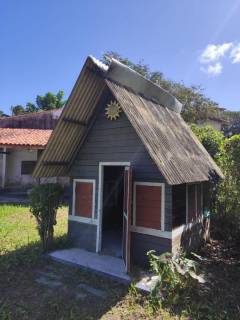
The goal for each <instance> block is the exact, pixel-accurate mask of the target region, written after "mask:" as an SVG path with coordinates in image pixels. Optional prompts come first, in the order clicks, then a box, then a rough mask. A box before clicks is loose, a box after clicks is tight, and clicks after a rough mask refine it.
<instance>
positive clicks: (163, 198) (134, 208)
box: [133, 181, 165, 235]
mask: <svg viewBox="0 0 240 320" xmlns="http://www.w3.org/2000/svg"><path fill="white" fill-rule="evenodd" d="M138 185H140V186H153V187H154V186H155V187H161V212H160V215H161V216H160V219H161V229H150V228H145V227H139V226H137V225H136V186H138ZM133 228H134V229H135V230H145V232H146V234H152V235H155V234H159V231H161V232H164V230H165V183H160V182H145V181H135V182H134V183H133ZM140 233H144V232H140Z"/></svg>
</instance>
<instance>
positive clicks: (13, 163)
mask: <svg viewBox="0 0 240 320" xmlns="http://www.w3.org/2000/svg"><path fill="white" fill-rule="evenodd" d="M7 152H8V154H7V155H6V175H5V187H8V186H12V187H16V188H17V187H21V186H27V185H34V184H36V183H38V180H37V179H35V178H33V177H32V175H31V174H22V172H21V168H22V161H37V153H38V152H37V150H34V149H32V150H28V149H7ZM2 168H3V154H1V153H0V188H1V186H2V174H3V171H2ZM69 181H70V179H69V177H50V178H41V179H40V181H39V182H40V183H60V184H61V185H62V186H68V185H69V183H70V182H69Z"/></svg>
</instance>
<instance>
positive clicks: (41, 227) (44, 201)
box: [29, 183, 63, 251]
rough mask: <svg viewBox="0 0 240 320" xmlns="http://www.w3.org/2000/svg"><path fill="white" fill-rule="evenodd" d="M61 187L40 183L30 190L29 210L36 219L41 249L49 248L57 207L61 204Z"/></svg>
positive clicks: (55, 222)
mask: <svg viewBox="0 0 240 320" xmlns="http://www.w3.org/2000/svg"><path fill="white" fill-rule="evenodd" d="M62 196H63V188H62V187H61V186H60V185H59V184H52V183H47V184H40V185H38V186H35V187H34V188H33V189H32V191H31V192H30V195H29V197H30V212H31V213H32V214H33V215H34V217H35V218H36V221H37V230H38V233H39V236H40V239H41V241H42V246H43V251H47V250H49V249H51V247H52V243H53V234H54V225H56V224H57V221H56V214H57V209H58V208H59V207H60V206H61V204H62Z"/></svg>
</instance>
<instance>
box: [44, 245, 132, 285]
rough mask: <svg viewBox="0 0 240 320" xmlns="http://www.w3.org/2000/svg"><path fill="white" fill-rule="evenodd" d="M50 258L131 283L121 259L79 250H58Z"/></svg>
mask: <svg viewBox="0 0 240 320" xmlns="http://www.w3.org/2000/svg"><path fill="white" fill-rule="evenodd" d="M49 256H50V257H52V258H53V259H55V260H58V261H62V262H65V263H72V264H75V265H78V266H80V267H83V268H87V269H91V270H93V271H95V272H99V273H102V274H105V275H108V276H111V277H113V278H116V279H118V280H121V281H123V282H128V283H129V282H130V281H131V278H130V277H129V276H128V275H127V274H126V271H125V266H124V263H123V260H122V259H119V258H115V257H112V256H107V255H101V254H97V253H94V252H89V251H85V250H83V249H78V248H73V249H65V250H57V251H54V252H52V253H50V254H49Z"/></svg>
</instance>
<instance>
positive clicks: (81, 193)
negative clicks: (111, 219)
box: [75, 182, 93, 218]
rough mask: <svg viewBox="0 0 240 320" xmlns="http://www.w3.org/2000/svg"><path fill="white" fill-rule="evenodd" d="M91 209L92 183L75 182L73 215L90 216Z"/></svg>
mask: <svg viewBox="0 0 240 320" xmlns="http://www.w3.org/2000/svg"><path fill="white" fill-rule="evenodd" d="M92 210H93V183H92V182H76V187H75V216H80V217H86V218H91V217H92Z"/></svg>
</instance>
